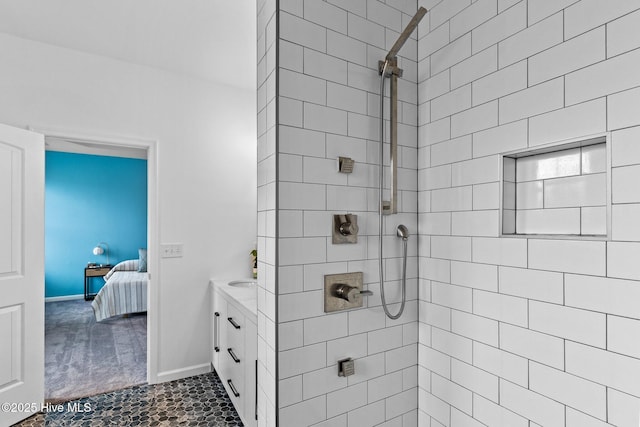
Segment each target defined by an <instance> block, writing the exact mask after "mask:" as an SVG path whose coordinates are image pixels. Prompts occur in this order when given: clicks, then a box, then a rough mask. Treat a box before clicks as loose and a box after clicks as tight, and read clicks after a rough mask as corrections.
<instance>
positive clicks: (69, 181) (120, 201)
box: [44, 151, 147, 297]
mask: <svg viewBox="0 0 640 427" xmlns="http://www.w3.org/2000/svg"><path fill="white" fill-rule="evenodd" d="M45 198H46V206H45V231H44V234H45V236H44V237H45V284H44V285H45V297H59V296H76V297H77V296H80V297H82V295H83V293H84V267H85V266H86V265H87V262H97V263H103V264H106V263H107V256H106V254H103V255H93V253H92V250H93V248H94V247H95V246H96V244H98V243H99V242H106V243H107V244H108V245H109V262H110V263H111V264H112V265H115V264H116V263H117V262H120V261H123V260H125V259H134V258H135V259H137V258H138V249H139V248H146V247H147V161H146V160H144V159H128V158H122V157H111V156H95V155H89V154H76V153H64V152H57V151H47V152H46V153H45ZM103 284H104V280H102V278H99V277H98V278H96V279H95V280H94V281H93V283H92V288H91V289H92V291H93V292H97V291H98V290H99V289H100V287H101V286H102V285H103Z"/></svg>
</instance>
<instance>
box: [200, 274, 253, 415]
mask: <svg viewBox="0 0 640 427" xmlns="http://www.w3.org/2000/svg"><path fill="white" fill-rule="evenodd" d="M212 287H213V289H212V292H211V295H212V301H211V307H212V322H211V324H212V363H213V367H214V369H215V370H216V372H217V373H218V376H219V377H220V380H221V381H222V383H223V384H224V387H225V389H226V390H227V394H228V395H229V397H230V398H231V401H232V402H233V405H234V406H235V408H236V411H238V414H239V415H240V418H241V419H242V422H243V424H244V425H245V426H248V427H254V426H256V425H257V421H256V418H257V413H258V412H257V411H258V405H257V400H256V396H257V393H256V391H257V382H256V378H257V376H256V370H257V346H258V345H257V336H258V331H257V326H256V324H257V316H256V313H255V311H253V308H254V307H255V299H254V301H251V299H250V297H251V296H252V294H251V293H250V292H251V291H253V295H255V288H254V289H248V288H242V289H236V288H234V287H232V286H229V285H228V282H225V281H217V280H213V281H212Z"/></svg>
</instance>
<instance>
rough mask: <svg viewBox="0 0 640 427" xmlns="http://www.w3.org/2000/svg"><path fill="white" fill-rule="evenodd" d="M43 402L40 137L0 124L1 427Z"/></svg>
mask: <svg viewBox="0 0 640 427" xmlns="http://www.w3.org/2000/svg"><path fill="white" fill-rule="evenodd" d="M43 399H44V137H43V136H42V135H39V134H37V133H34V132H29V131H25V130H22V129H17V128H13V127H9V126H5V125H0V402H3V403H4V402H6V403H9V404H12V403H14V404H16V405H14V406H13V407H12V406H11V405H9V409H10V410H8V411H7V410H4V409H6V407H3V410H1V411H0V426H4V425H10V424H12V423H15V422H18V421H20V420H22V419H24V418H27V417H29V416H31V415H33V413H34V412H35V411H37V410H39V409H40V406H41V405H42V403H43Z"/></svg>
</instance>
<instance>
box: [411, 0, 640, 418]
mask: <svg viewBox="0 0 640 427" xmlns="http://www.w3.org/2000/svg"><path fill="white" fill-rule="evenodd" d="M419 3H420V4H422V5H424V6H425V7H427V8H429V9H430V12H429V14H428V15H427V18H425V19H428V21H427V24H426V25H428V27H426V28H421V30H424V31H421V32H420V39H419V43H418V52H419V53H418V61H419V63H418V70H419V73H418V74H419V84H418V102H419V107H418V110H419V138H418V147H419V148H418V189H419V230H420V268H419V271H420V302H419V337H420V342H419V375H418V378H419V397H418V400H419V408H420V410H419V425H421V426H431V427H434V426H450V427H457V426H482V425H489V426H492V427H496V426H504V427H520V426H522V427H524V426H552V427H553V426H567V427H573V426H575V427H584V426H589V427H591V426H594V427H595V426H598V427H603V426H607V425H615V426H624V427H627V426H634V427H635V426H637V425H638V424H639V419H638V413H639V411H638V408H639V407H640V401H639V397H640V386H639V384H640V347H639V346H638V334H639V333H640V310H639V309H638V306H639V305H638V303H637V302H638V300H639V297H640V295H639V292H640V267H638V265H639V264H638V262H637V259H638V256H639V255H640V226H638V224H639V222H638V220H637V219H638V214H639V213H640V191H639V190H638V188H639V186H638V184H637V183H638V181H639V180H640V166H639V165H640V148H639V147H640V141H639V140H640V114H639V113H640V73H638V72H637V71H638V69H639V67H640V36H638V34H640V33H639V32H638V31H637V28H638V26H640V4H639V3H638V2H637V1H635V0H620V1H616V2H608V3H607V4H606V6H605V5H603V3H602V2H599V1H596V0H581V1H575V0H568V1H556V2H549V1H545V0H522V1H514V0H477V1H475V2H472V1H471V0H444V1H442V2H438V1H431V0H420V2H419ZM589 135H606V136H607V144H608V148H607V150H608V154H607V156H608V165H607V166H606V171H605V172H607V173H608V176H609V179H608V186H609V188H608V191H610V199H611V202H610V204H611V206H610V209H609V212H608V215H609V220H610V230H609V235H608V238H586V237H581V238H575V237H574V238H564V239H562V238H558V237H551V238H543V237H536V236H528V237H500V212H499V207H500V186H499V182H500V156H499V153H503V152H510V151H513V150H520V149H527V148H530V147H538V146H540V145H543V144H547V143H554V142H557V141H562V140H567V139H573V138H578V137H585V136H589Z"/></svg>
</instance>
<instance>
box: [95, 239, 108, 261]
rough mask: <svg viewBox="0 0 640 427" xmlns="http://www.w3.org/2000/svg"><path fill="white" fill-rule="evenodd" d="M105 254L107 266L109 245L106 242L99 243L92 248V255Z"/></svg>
mask: <svg viewBox="0 0 640 427" xmlns="http://www.w3.org/2000/svg"><path fill="white" fill-rule="evenodd" d="M105 253H106V254H107V265H110V264H109V245H107V243H106V242H100V243H98V244H97V245H96V246H95V247H94V248H93V254H94V255H102V254H105Z"/></svg>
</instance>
